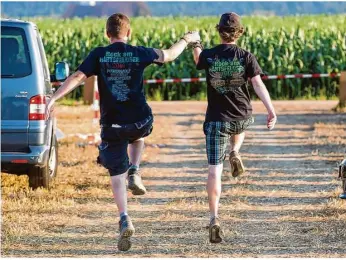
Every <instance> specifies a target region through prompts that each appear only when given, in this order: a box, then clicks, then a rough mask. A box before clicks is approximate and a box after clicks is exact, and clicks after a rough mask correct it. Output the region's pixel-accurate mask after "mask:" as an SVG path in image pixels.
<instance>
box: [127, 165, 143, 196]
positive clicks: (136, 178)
mask: <svg viewBox="0 0 346 260" xmlns="http://www.w3.org/2000/svg"><path fill="white" fill-rule="evenodd" d="M128 176H129V180H128V181H129V186H128V187H129V189H130V190H131V191H132V194H133V195H144V194H145V193H146V192H147V190H146V189H145V187H144V185H143V182H142V178H141V176H140V175H139V171H138V170H137V169H129V171H128Z"/></svg>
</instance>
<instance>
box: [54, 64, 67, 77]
mask: <svg viewBox="0 0 346 260" xmlns="http://www.w3.org/2000/svg"><path fill="white" fill-rule="evenodd" d="M69 74H70V68H69V66H68V64H67V63H66V62H57V63H55V80H56V81H64V80H65V79H66V78H67V77H68V76H69Z"/></svg>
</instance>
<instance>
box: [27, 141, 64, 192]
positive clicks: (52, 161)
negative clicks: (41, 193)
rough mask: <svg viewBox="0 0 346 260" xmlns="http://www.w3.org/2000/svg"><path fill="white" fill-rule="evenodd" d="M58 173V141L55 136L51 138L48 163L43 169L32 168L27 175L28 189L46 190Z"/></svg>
mask: <svg viewBox="0 0 346 260" xmlns="http://www.w3.org/2000/svg"><path fill="white" fill-rule="evenodd" d="M57 173H58V140H57V138H56V135H54V136H53V138H52V145H51V149H50V151H49V158H48V162H46V164H45V165H44V166H43V167H34V168H33V170H32V172H31V173H30V174H29V187H30V188H32V189H37V188H40V187H42V188H46V189H49V184H50V182H51V181H52V179H53V178H54V177H55V176H56V175H57Z"/></svg>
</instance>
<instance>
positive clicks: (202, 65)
mask: <svg viewBox="0 0 346 260" xmlns="http://www.w3.org/2000/svg"><path fill="white" fill-rule="evenodd" d="M197 69H199V70H201V69H205V71H206V76H207V85H208V88H207V95H208V109H207V113H206V118H205V121H206V122H209V121H221V122H230V121H239V120H243V119H247V118H249V117H250V116H251V114H252V106H251V99H250V93H249V89H248V83H247V82H248V78H253V77H255V76H257V75H260V74H262V69H261V67H260V66H259V65H258V62H257V60H256V58H255V56H254V55H253V54H251V53H250V52H248V51H246V50H243V49H241V48H239V47H238V46H237V45H235V44H220V45H218V46H216V47H214V48H212V49H205V50H203V51H202V53H201V55H200V56H199V61H198V64H197Z"/></svg>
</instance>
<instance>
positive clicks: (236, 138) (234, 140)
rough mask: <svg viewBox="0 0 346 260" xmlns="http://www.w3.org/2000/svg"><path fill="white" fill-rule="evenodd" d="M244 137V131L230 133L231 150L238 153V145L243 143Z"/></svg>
mask: <svg viewBox="0 0 346 260" xmlns="http://www.w3.org/2000/svg"><path fill="white" fill-rule="evenodd" d="M244 139H245V132H242V133H241V134H238V135H232V136H231V146H230V148H231V151H236V152H237V153H239V150H240V147H241V145H242V144H243V142H244Z"/></svg>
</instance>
